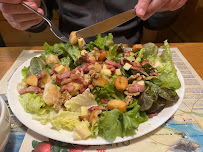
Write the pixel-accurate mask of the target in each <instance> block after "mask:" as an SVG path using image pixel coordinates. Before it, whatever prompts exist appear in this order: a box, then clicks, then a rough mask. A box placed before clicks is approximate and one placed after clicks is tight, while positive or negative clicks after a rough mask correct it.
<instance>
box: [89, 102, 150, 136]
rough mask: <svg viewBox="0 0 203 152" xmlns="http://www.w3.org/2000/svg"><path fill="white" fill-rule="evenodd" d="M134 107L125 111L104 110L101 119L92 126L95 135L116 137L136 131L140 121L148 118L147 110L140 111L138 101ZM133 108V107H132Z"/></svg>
mask: <svg viewBox="0 0 203 152" xmlns="http://www.w3.org/2000/svg"><path fill="white" fill-rule="evenodd" d="M133 106H134V107H133V108H132V107H130V108H128V110H129V111H127V112H125V113H123V112H122V111H120V110H118V109H113V110H111V111H105V112H102V114H101V117H100V119H99V120H98V121H97V122H96V123H95V124H94V125H92V127H91V132H92V134H93V136H94V135H95V136H97V135H98V134H100V135H101V136H102V137H103V138H105V139H113V140H114V139H115V138H116V137H117V136H119V137H124V136H126V135H132V134H133V133H135V131H134V129H137V128H138V126H139V124H140V123H143V122H145V121H147V120H148V117H147V115H146V113H145V112H140V111H139V109H140V106H139V105H138V104H137V102H134V103H133ZM131 108H132V109H131Z"/></svg>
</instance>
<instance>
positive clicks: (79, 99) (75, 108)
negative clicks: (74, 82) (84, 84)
mask: <svg viewBox="0 0 203 152" xmlns="http://www.w3.org/2000/svg"><path fill="white" fill-rule="evenodd" d="M95 105H97V102H96V101H95V99H94V96H93V95H92V93H91V92H90V90H89V89H86V90H85V92H83V93H82V94H79V95H77V96H76V97H72V98H71V99H69V100H67V101H66V102H65V104H64V106H65V107H66V110H69V111H72V112H80V109H81V106H86V107H91V106H95Z"/></svg>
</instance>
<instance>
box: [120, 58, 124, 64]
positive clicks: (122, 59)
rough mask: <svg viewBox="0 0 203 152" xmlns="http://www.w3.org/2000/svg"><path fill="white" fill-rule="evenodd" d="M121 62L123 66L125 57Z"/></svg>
mask: <svg viewBox="0 0 203 152" xmlns="http://www.w3.org/2000/svg"><path fill="white" fill-rule="evenodd" d="M120 62H121V64H122V65H124V58H123V57H122V58H121V61H120Z"/></svg>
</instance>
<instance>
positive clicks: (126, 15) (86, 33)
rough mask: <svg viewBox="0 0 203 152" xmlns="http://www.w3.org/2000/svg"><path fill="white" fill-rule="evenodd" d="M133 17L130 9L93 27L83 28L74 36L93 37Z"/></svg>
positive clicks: (133, 13) (132, 10)
mask: <svg viewBox="0 0 203 152" xmlns="http://www.w3.org/2000/svg"><path fill="white" fill-rule="evenodd" d="M134 17H136V13H135V10H134V9H131V10H128V11H125V12H123V13H121V14H118V15H115V16H113V17H110V18H108V19H106V20H104V21H101V22H99V23H96V24H94V25H91V26H88V27H86V28H83V29H81V30H79V31H77V32H76V36H77V37H82V38H86V37H91V36H95V35H97V34H101V33H104V32H106V31H109V30H111V29H113V28H115V27H117V26H119V25H121V24H123V23H125V22H127V21H129V20H131V19H133V18H134Z"/></svg>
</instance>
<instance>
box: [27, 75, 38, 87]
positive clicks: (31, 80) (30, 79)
mask: <svg viewBox="0 0 203 152" xmlns="http://www.w3.org/2000/svg"><path fill="white" fill-rule="evenodd" d="M25 83H26V84H27V85H31V86H33V87H36V86H37V84H38V78H37V76H36V75H31V76H29V77H27V78H26V80H25Z"/></svg>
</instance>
